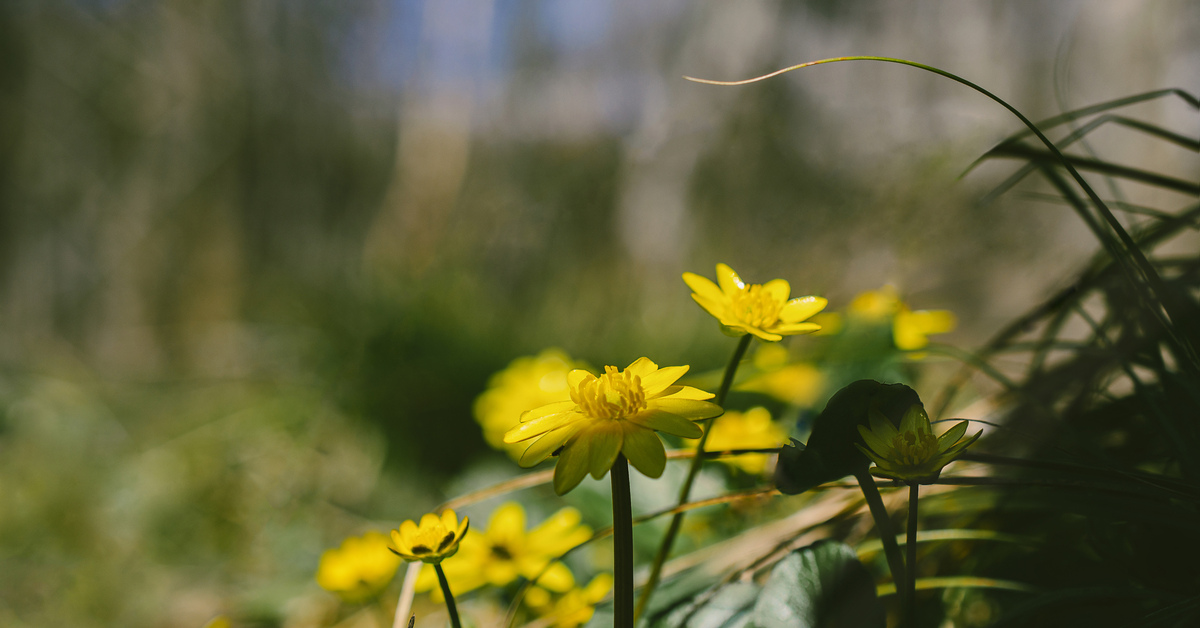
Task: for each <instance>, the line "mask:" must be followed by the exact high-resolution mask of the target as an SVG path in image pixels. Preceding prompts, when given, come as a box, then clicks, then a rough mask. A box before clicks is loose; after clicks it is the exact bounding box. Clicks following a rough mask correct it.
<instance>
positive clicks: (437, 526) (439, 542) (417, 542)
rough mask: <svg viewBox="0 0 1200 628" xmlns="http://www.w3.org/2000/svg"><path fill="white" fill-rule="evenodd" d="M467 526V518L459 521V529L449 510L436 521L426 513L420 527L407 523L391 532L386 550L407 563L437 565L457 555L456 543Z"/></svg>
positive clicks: (468, 522) (455, 517)
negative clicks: (390, 539)
mask: <svg viewBox="0 0 1200 628" xmlns="http://www.w3.org/2000/svg"><path fill="white" fill-rule="evenodd" d="M469 526H470V518H469V517H463V520H462V524H461V525H460V524H459V523H458V515H455V514H454V511H453V510H445V511H443V512H442V515H441V516H440V517H439V516H438V515H435V514H433V513H426V514H424V515H422V516H421V525H417V524H416V523H413V521H412V520H411V519H410V520H408V521H405V522H404V523H402V524H400V527H399V528H398V529H395V530H392V544H391V546H390V547H388V549H389V550H391V551H392V553H393V554H395V555H397V556H399V557H400V558H403V559H404V560H407V561H408V562H410V563H412V562H416V561H418V560H419V561H421V562H424V563H430V564H437V563H440V562H442V561H443V560H445V559H447V558H449V557H451V556H453V555H454V553H455V552H457V551H458V545H459V542H460V541H462V538H463V536H464V535H465V534H466V533H467V528H468V527H469Z"/></svg>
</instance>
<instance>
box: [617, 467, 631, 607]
mask: <svg viewBox="0 0 1200 628" xmlns="http://www.w3.org/2000/svg"><path fill="white" fill-rule="evenodd" d="M612 509H613V572H614V573H613V579H614V583H613V585H614V586H613V628H633V508H632V506H631V505H630V496H629V463H628V462H627V461H626V460H625V454H617V461H616V462H615V463H613V466H612Z"/></svg>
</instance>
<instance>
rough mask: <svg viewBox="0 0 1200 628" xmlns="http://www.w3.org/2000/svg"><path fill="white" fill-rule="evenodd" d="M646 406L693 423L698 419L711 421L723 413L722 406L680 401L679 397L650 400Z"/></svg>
mask: <svg viewBox="0 0 1200 628" xmlns="http://www.w3.org/2000/svg"><path fill="white" fill-rule="evenodd" d="M646 406H647V408H648V409H650V410H654V409H658V410H663V411H665V412H670V413H671V414H676V415H679V416H681V417H683V418H685V419H691V420H693V421H695V420H698V419H711V418H712V417H715V416H718V415H720V414H721V412H723V410H722V409H721V406H718V405H717V404H715V403H712V402H709V401H699V400H696V399H680V398H678V397H665V398H664V397H659V398H658V399H650V400H649V401H647V402H646Z"/></svg>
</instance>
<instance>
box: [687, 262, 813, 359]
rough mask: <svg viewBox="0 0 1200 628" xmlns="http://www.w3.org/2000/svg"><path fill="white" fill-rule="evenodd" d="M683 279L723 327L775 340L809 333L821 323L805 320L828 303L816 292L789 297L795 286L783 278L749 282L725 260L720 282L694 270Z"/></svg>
mask: <svg viewBox="0 0 1200 628" xmlns="http://www.w3.org/2000/svg"><path fill="white" fill-rule="evenodd" d="M683 280H684V281H685V282H686V283H687V285H688V287H690V288H691V289H692V298H693V299H695V301H696V303H699V304H700V307H702V308H704V309H705V310H707V311H708V313H709V314H712V315H713V316H714V317H716V319H717V320H718V321H720V323H721V331H723V332H725V333H726V334H728V335H730V336H743V335H745V334H754V335H755V336H758V337H759V338H761V339H763V340H768V341H772V342H774V341H777V340H782V339H783V337H784V336H790V335H794V334H810V333H812V332H814V331H817V330H818V329H820V328H821V326H820V325H817V324H816V323H806V322H803V321H804V320H806V319H807V318H809V317H810V316H812V315H813V314H816V313H817V312H820V311H821V310H823V309H825V305H826V304H827V303H828V301H826V300H825V299H824V298H822V297H814V296H807V297H797V298H795V299H791V300H789V299H788V296H789V295H790V294H791V291H792V288H791V285H789V284H788V282H787V281H785V280H783V279H773V280H771V281H768V282H767V283H765V284H762V285H759V284H751V285H746V284H745V283H742V280H741V278H739V277H738V275H737V273H735V272H733V269H732V268H730V267H728V266H726V265H725V264H717V283H713V282H712V281H710V280H708V279H707V278H705V277H701V276H700V275H697V274H695V273H684V274H683Z"/></svg>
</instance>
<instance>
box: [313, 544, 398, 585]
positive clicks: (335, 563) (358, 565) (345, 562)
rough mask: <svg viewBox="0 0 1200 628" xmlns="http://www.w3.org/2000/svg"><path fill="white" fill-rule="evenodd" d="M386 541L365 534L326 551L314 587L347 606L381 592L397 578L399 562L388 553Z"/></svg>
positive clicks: (322, 555)
mask: <svg viewBox="0 0 1200 628" xmlns="http://www.w3.org/2000/svg"><path fill="white" fill-rule="evenodd" d="M387 549H388V542H387V537H386V536H384V535H383V534H380V533H379V532H368V533H366V534H364V535H362V536H352V537H349V538H347V539H346V540H344V541H342V545H341V547H338V548H335V549H329V550H325V552H324V553H323V554H321V562H320V564H319V565H318V566H317V584H319V585H321V588H322V589H325V590H326V591H329V592H331V593H336V594H338V595H339V596H341V598H342V599H344V600H346V601H347V602H361V601H363V600H366V599H369V598H371V597H372V596H374V595H375V594H377V593H379V592H380V591H382V590H383V588H384V587H386V586H387V585H388V583H389V582H391V581H392V578H393V577H394V576H395V575H396V568H397V567H399V566H400V559H399V558H397V557H396V556H393V555H392V554H391V553H389V552H388V551H387Z"/></svg>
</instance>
